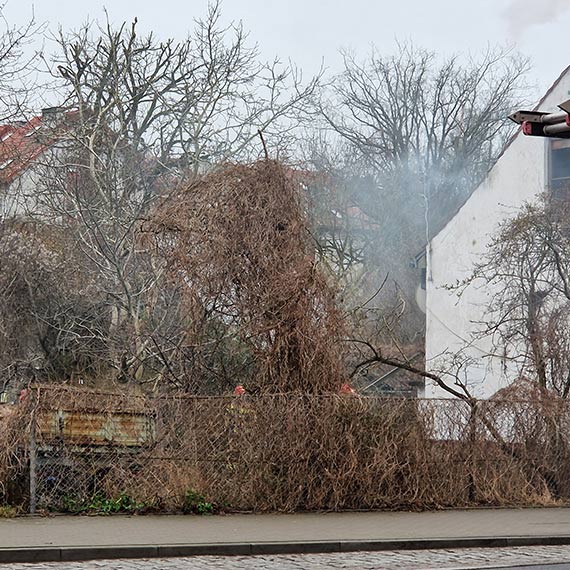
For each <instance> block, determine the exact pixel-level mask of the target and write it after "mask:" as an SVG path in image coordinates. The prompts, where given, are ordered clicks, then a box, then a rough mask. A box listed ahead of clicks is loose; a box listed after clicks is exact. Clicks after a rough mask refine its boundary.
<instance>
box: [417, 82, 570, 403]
mask: <svg viewBox="0 0 570 570" xmlns="http://www.w3.org/2000/svg"><path fill="white" fill-rule="evenodd" d="M569 98H570V73H568V72H567V73H566V74H565V75H564V76H563V77H561V78H560V79H559V81H558V83H557V84H555V86H554V87H553V88H552V89H551V92H550V93H549V94H548V95H547V96H546V97H545V99H544V100H543V101H542V103H541V104H540V110H541V111H542V110H544V111H555V110H558V109H557V107H556V106H557V104H559V103H561V102H563V101H565V100H567V99H569ZM546 149H547V146H546V142H545V139H542V138H538V137H525V136H524V135H522V133H521V134H519V135H518V136H517V137H516V138H515V139H514V141H512V143H511V144H510V146H508V148H507V149H506V150H505V152H504V154H503V156H502V157H501V158H500V159H499V160H498V161H497V163H496V164H495V165H494V167H493V168H492V169H491V171H490V172H489V174H488V176H487V178H486V179H485V180H484V182H483V183H482V184H481V185H480V186H479V187H478V188H477V189H476V190H475V191H474V193H473V194H472V195H471V197H470V198H469V199H468V200H467V202H466V203H465V204H464V206H463V207H462V208H461V209H460V210H459V212H458V213H457V214H456V215H455V217H454V218H453V219H452V220H451V221H450V222H449V223H448V224H447V225H446V226H445V227H444V228H443V230H442V231H441V232H440V233H439V234H437V236H435V237H434V238H433V239H432V241H431V243H430V245H429V246H428V251H427V260H428V269H427V287H426V289H427V291H426V295H427V297H426V367H427V369H428V370H432V371H440V370H441V369H444V368H447V367H448V361H449V354H454V353H458V352H459V351H463V355H462V359H463V358H464V357H465V356H466V357H468V358H469V359H472V363H470V364H469V365H468V366H467V367H466V369H465V370H463V371H462V374H461V378H462V380H463V381H465V380H467V382H468V386H469V388H470V391H471V392H472V393H473V395H475V396H477V397H481V398H486V397H489V396H491V395H492V394H493V393H494V392H496V391H497V390H499V389H500V388H503V387H504V386H506V385H508V384H509V383H510V382H511V381H512V380H514V379H515V378H516V376H517V371H516V370H515V369H514V365H513V364H512V363H509V361H508V360H505V359H503V358H501V348H500V347H498V348H497V347H493V345H492V342H491V339H490V338H484V339H482V340H478V341H476V342H473V333H475V332H477V324H476V323H477V322H481V321H482V320H483V319H484V318H485V312H486V307H488V305H489V299H490V298H491V297H492V295H493V293H494V291H493V290H491V288H489V287H486V288H482V287H480V286H479V287H476V286H469V287H467V288H466V289H465V290H464V292H463V294H462V296H461V297H458V295H457V293H455V292H452V291H449V290H447V289H445V288H444V286H445V285H453V284H455V283H457V282H458V281H459V282H461V281H463V280H464V279H466V278H468V277H469V276H470V275H471V274H472V272H473V268H474V265H475V264H476V263H477V262H478V261H480V260H481V258H482V256H483V254H484V253H485V251H486V248H487V245H488V244H489V241H490V239H491V237H492V236H493V234H494V233H495V232H496V231H497V228H498V226H499V224H500V223H501V222H502V221H504V220H505V219H506V218H508V217H511V216H513V215H514V214H515V213H516V212H517V211H518V209H519V208H520V207H521V206H522V205H523V204H524V203H525V202H528V201H532V200H534V199H535V198H536V197H537V195H539V194H540V193H541V192H544V190H545V184H546V175H547V172H546V168H547V161H546ZM445 353H447V355H445ZM425 396H426V397H431V398H436V397H442V398H444V397H449V394H448V393H447V392H445V391H443V390H442V389H441V388H439V387H437V386H436V385H435V384H434V383H432V382H431V381H430V380H426V387H425Z"/></svg>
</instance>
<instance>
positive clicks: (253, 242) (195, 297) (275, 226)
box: [149, 160, 344, 394]
mask: <svg viewBox="0 0 570 570" xmlns="http://www.w3.org/2000/svg"><path fill="white" fill-rule="evenodd" d="M306 212H307V202H306V199H305V196H304V195H303V192H302V188H301V186H300V181H299V175H298V174H296V173H295V171H293V170H291V169H288V168H286V167H285V166H283V165H281V164H279V163H277V162H274V161H268V160H264V161H261V162H258V163H256V164H253V165H251V166H245V165H233V166H226V167H222V168H221V169H219V170H218V171H216V172H213V173H212V174H210V175H209V176H207V177H205V178H203V179H201V180H198V181H196V182H194V183H191V184H189V185H188V186H186V187H183V188H182V189H181V190H180V191H178V192H176V193H174V194H172V195H171V196H170V197H169V198H168V200H167V201H166V202H165V203H164V204H163V205H162V206H161V207H160V208H159V209H158V211H157V214H156V216H155V218H154V220H153V221H152V226H151V227H150V228H149V234H151V235H153V236H155V240H154V243H155V244H156V248H157V254H158V255H159V257H160V258H161V259H164V260H166V263H167V265H168V270H169V272H170V275H171V278H172V279H174V280H177V281H178V282H180V283H181V285H180V295H181V303H182V305H181V306H182V307H183V309H182V310H183V311H184V313H185V315H186V318H187V320H188V330H187V331H186V336H185V340H184V342H185V345H186V347H190V346H191V347H192V351H190V350H187V353H186V354H188V357H187V359H186V363H185V364H184V370H185V374H186V375H187V376H188V377H189V378H191V379H192V381H193V383H194V384H195V385H199V384H200V379H199V378H197V379H194V378H193V377H195V376H198V375H202V376H204V375H205V376H206V377H207V376H208V375H210V376H211V375H212V374H213V373H214V374H217V375H218V376H220V379H221V380H222V382H223V383H225V384H228V383H230V382H232V381H233V382H234V384H235V383H237V382H238V381H239V383H243V384H244V385H245V386H246V388H247V389H248V390H249V391H252V392H267V391H272V392H299V391H300V392H305V393H308V394H310V393H321V392H336V391H338V389H339V387H340V386H341V384H342V381H343V371H342V367H343V363H342V357H343V352H344V351H343V347H342V343H341V341H342V339H343V322H342V315H341V312H340V310H339V308H338V306H337V303H336V300H335V297H334V290H333V289H332V287H331V286H330V285H329V283H327V281H326V279H325V276H324V275H323V273H322V271H321V269H320V267H318V266H317V258H316V255H315V247H314V244H313V243H312V240H311V236H310V233H309V231H308V226H307V214H306ZM228 337H229V338H228ZM216 349H217V350H219V352H218V353H216ZM204 381H206V382H207V379H206V378H204V379H203V380H202V382H204Z"/></svg>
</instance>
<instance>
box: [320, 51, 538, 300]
mask: <svg viewBox="0 0 570 570" xmlns="http://www.w3.org/2000/svg"><path fill="white" fill-rule="evenodd" d="M344 66H345V69H344V71H343V72H342V73H341V74H340V75H339V76H338V77H335V78H334V81H332V82H331V84H330V86H329V87H328V89H327V90H325V91H324V93H325V94H324V96H323V98H322V99H321V102H320V111H321V114H322V117H323V119H324V122H325V126H326V127H327V128H328V129H329V130H331V131H332V133H333V135H336V136H338V137H340V139H341V140H343V141H345V144H346V147H347V148H348V149H349V153H351V154H352V158H351V170H352V173H353V179H352V185H353V187H354V189H353V191H352V192H351V200H352V202H353V203H354V204H355V205H358V206H359V207H360V209H361V210H362V211H363V212H364V213H365V214H366V215H367V216H369V217H370V218H372V219H373V220H374V222H375V223H376V224H377V225H378V228H379V230H378V231H377V233H376V236H375V239H374V246H373V247H371V248H369V249H368V251H367V264H368V265H369V267H371V268H372V267H377V268H379V271H378V276H377V279H376V282H377V283H376V284H378V283H379V282H381V281H382V279H383V276H384V275H385V274H386V273H389V274H390V279H392V280H394V281H396V282H397V283H398V285H399V286H400V288H401V289H402V293H403V296H404V298H406V300H407V301H408V302H409V301H411V300H412V299H413V295H414V289H415V286H416V284H417V275H415V273H414V272H412V271H410V269H409V260H410V259H412V258H414V257H415V256H416V255H417V254H418V253H419V252H420V251H421V250H422V249H423V248H424V247H425V244H426V243H427V242H428V241H429V239H430V238H431V236H433V235H434V234H435V233H436V232H437V231H438V230H439V229H440V228H441V227H442V225H443V224H445V223H446V222H447V220H448V219H449V218H450V217H451V216H452V215H453V213H454V212H455V211H456V209H457V208H458V207H459V206H460V205H461V204H462V203H463V201H464V200H465V199H466V197H467V196H468V195H469V193H470V192H471V190H472V189H473V188H474V187H475V186H476V184H477V183H478V182H479V181H480V180H481V178H482V176H484V174H485V173H486V172H487V170H488V168H489V167H490V165H492V164H493V162H494V161H495V159H496V158H497V156H498V155H499V153H500V152H501V150H502V148H503V145H504V143H505V141H506V140H507V138H508V137H509V135H510V134H511V133H512V129H511V128H510V126H509V125H508V124H507V120H506V117H507V115H508V111H509V110H510V109H512V108H513V105H514V106H516V104H517V103H518V101H520V100H521V99H522V98H524V95H525V89H524V83H523V77H524V74H525V72H526V70H527V68H528V65H527V62H526V60H524V59H523V58H521V57H520V56H518V55H517V54H515V53H512V52H510V51H508V50H507V51H506V50H489V51H488V52H487V53H485V54H483V56H482V57H481V58H480V59H478V60H475V59H470V58H467V57H460V56H457V57H452V58H449V59H447V60H444V61H442V60H441V59H440V58H438V57H436V55H435V54H433V53H431V52H429V51H426V50H422V49H419V48H416V47H414V46H412V45H409V44H402V45H400V46H399V49H398V51H397V53H396V54H395V55H393V56H384V55H382V54H379V53H378V52H377V51H373V52H372V54H371V55H370V56H369V57H368V58H367V59H365V60H364V61H359V60H358V59H357V58H356V57H355V56H353V55H351V54H350V53H345V54H344ZM349 171H350V169H349ZM357 179H360V180H361V183H360V185H359V188H358V189H357V190H356V188H357V182H356V180H357ZM372 289H373V287H372ZM412 302H413V301H412Z"/></svg>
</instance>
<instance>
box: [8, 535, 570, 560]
mask: <svg viewBox="0 0 570 570" xmlns="http://www.w3.org/2000/svg"><path fill="white" fill-rule="evenodd" d="M564 545H570V535H567V536H506V537H474V538H421V539H388V540H340V541H338V540H331V541H329V540H321V541H305V542H252V543H210V544H166V545H108V546H64V547H31V548H26V547H22V548H1V549H0V564H8V563H16V562H17V563H33V562H64V561H82V560H105V559H108V560H110V559H117V558H131V559H136V558H172V557H191V556H240V555H241V556H251V555H258V554H265V555H271V554H325V553H326V554H330V553H335V552H336V553H342V552H357V551H382V550H441V549H448V548H454V549H455V548H500V547H503V548H505V547H514V546H564Z"/></svg>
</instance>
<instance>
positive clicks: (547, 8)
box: [503, 0, 570, 38]
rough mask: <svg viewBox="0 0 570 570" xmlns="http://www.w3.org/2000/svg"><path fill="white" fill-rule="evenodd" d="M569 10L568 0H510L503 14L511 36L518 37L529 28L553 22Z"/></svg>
mask: <svg viewBox="0 0 570 570" xmlns="http://www.w3.org/2000/svg"><path fill="white" fill-rule="evenodd" d="M568 10H570V0H512V1H511V3H510V5H509V6H508V8H507V9H506V10H505V12H504V14H503V16H504V17H505V19H506V20H507V21H508V23H509V32H510V34H509V35H510V36H511V37H515V38H516V37H520V36H521V35H522V34H524V33H525V32H526V31H527V30H528V29H529V28H531V27H533V26H539V25H541V24H547V23H549V22H553V21H555V20H556V18H557V17H559V16H561V15H562V14H563V13H564V12H566V11H568Z"/></svg>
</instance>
